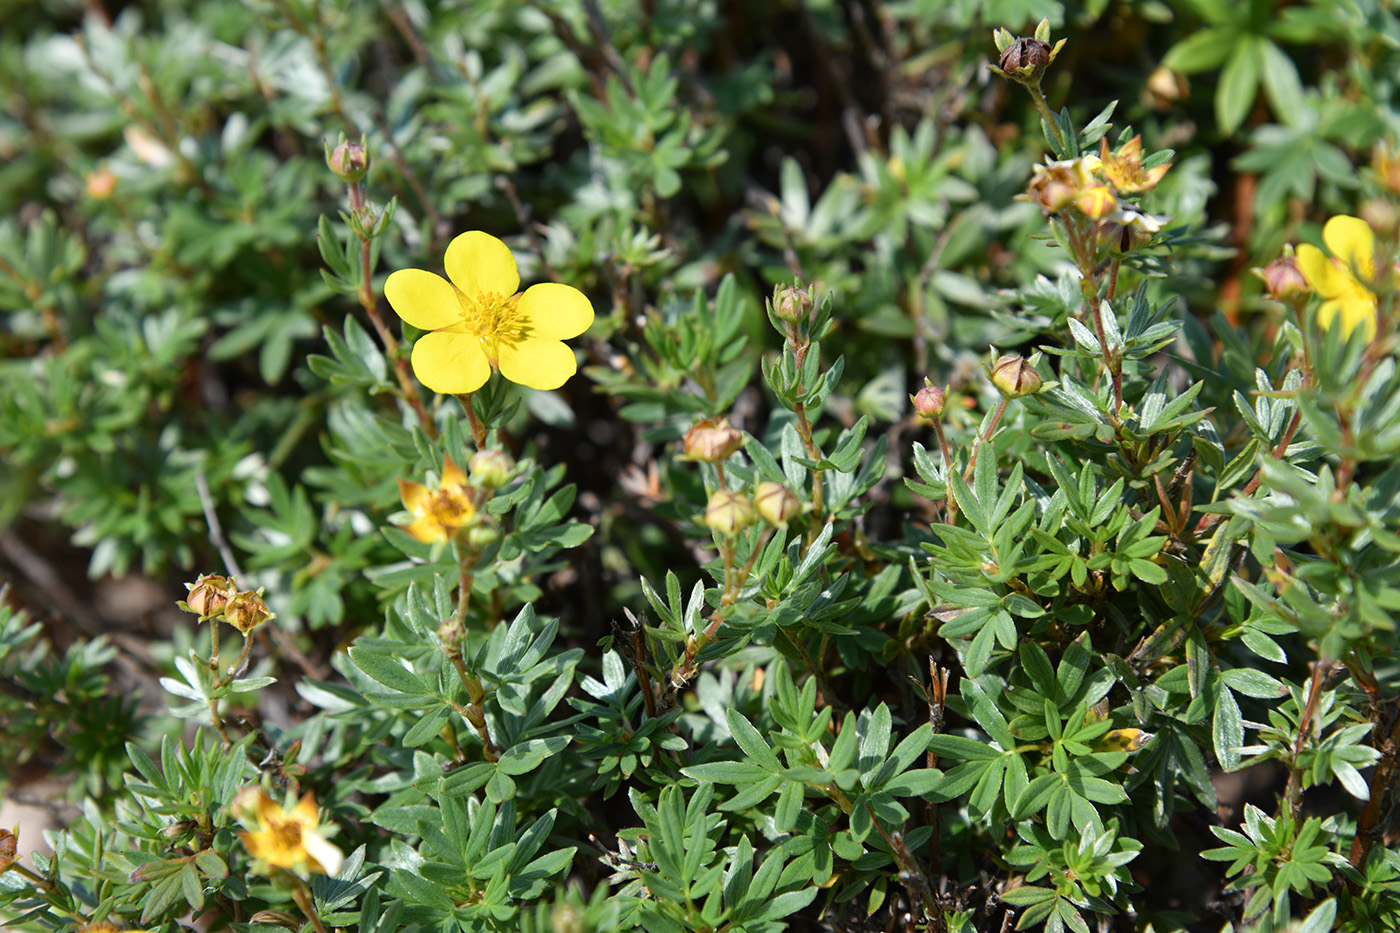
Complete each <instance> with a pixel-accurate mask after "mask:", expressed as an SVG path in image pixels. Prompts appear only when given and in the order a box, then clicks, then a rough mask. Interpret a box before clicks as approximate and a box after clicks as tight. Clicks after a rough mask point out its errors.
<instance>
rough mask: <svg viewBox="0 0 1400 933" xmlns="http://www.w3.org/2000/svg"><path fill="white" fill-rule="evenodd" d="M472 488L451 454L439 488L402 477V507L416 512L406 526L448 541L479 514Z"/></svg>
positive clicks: (421, 537)
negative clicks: (473, 498)
mask: <svg viewBox="0 0 1400 933" xmlns="http://www.w3.org/2000/svg"><path fill="white" fill-rule="evenodd" d="M569 358H570V359H573V357H572V356H570V357H569ZM471 492H472V490H471V487H470V486H468V485H467V475H466V474H465V473H463V472H462V468H461V467H459V466H458V465H457V464H456V463H454V462H452V458H451V457H445V458H443V464H442V480H441V482H439V484H438V488H437V491H436V492H434V491H432V490H430V489H429V488H428V487H427V486H424V485H423V484H422V483H414V482H411V481H409V480H404V479H401V480H399V498H400V499H402V500H403V507H404V508H405V509H407V510H408V511H410V512H412V513H413V522H412V523H411V524H409V525H407V526H405V528H404V530H405V531H407V532H408V533H409V534H411V535H413V537H414V538H415V539H416V540H418V541H421V542H423V543H424V544H432V543H434V542H436V541H446V540H447V539H448V538H450V537H452V535H453V533H454V532H456V530H457V529H458V528H461V527H462V526H464V525H467V524H469V523H470V522H471V520H472V519H473V518H474V517H476V506H475V505H474V504H473V502H472V497H471Z"/></svg>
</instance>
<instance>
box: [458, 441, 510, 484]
mask: <svg viewBox="0 0 1400 933" xmlns="http://www.w3.org/2000/svg"><path fill="white" fill-rule="evenodd" d="M468 468H469V469H470V470H471V484H472V485H473V486H475V487H477V488H478V489H500V488H501V487H502V486H504V485H505V484H506V481H507V480H509V479H510V470H511V463H510V457H509V456H508V455H507V454H506V452H505V451H503V450H478V451H477V452H476V453H474V454H472V460H471V463H470V464H468Z"/></svg>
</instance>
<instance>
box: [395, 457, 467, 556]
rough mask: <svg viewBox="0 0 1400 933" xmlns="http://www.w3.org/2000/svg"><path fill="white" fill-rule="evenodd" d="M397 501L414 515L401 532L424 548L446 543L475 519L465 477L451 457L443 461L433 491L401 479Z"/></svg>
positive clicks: (419, 484) (420, 484)
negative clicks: (406, 533) (398, 499)
mask: <svg viewBox="0 0 1400 933" xmlns="http://www.w3.org/2000/svg"><path fill="white" fill-rule="evenodd" d="M399 498H400V499H401V500H402V501H403V507H404V508H405V509H407V510H408V511H409V512H411V513H412V514H413V521H412V522H410V523H409V524H408V525H407V526H405V528H404V530H405V531H407V532H408V533H409V534H410V535H412V536H413V538H414V540H417V541H421V542H423V543H424V544H431V543H433V542H437V541H446V540H447V539H448V538H450V537H452V535H453V534H455V533H456V531H457V529H459V528H462V527H465V526H466V525H468V524H470V523H471V521H472V519H474V518H475V517H476V504H475V502H474V501H473V500H472V490H471V487H470V486H468V485H467V475H466V474H465V473H463V472H462V468H461V467H459V466H458V465H457V464H456V463H454V462H453V460H452V458H451V457H444V458H443V464H442V477H441V479H440V480H439V481H438V488H437V489H436V490H430V489H429V488H428V487H427V486H424V485H423V484H422V483H415V482H412V481H411V480H406V479H401V480H399Z"/></svg>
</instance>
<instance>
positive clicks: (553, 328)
mask: <svg viewBox="0 0 1400 933" xmlns="http://www.w3.org/2000/svg"><path fill="white" fill-rule="evenodd" d="M443 264H444V265H445V266H446V267H447V279H444V278H443V277H442V276H440V275H434V274H433V273H431V272H425V271H423V270H422V269H401V270H399V271H398V272H395V273H394V274H393V275H390V276H389V279H388V281H386V282H385V283H384V296H385V297H386V298H388V299H389V304H390V305H391V306H392V307H393V309H394V312H395V313H396V314H398V316H399V317H401V318H403V319H404V320H405V321H407V322H408V323H410V324H412V325H413V326H414V327H417V328H419V329H421V330H429V331H432V333H430V334H424V335H423V336H422V337H419V338H418V342H417V343H415V344H414V345H413V372H414V373H415V374H417V376H418V378H419V380H421V381H422V383H423V385H425V386H427V387H428V388H430V389H432V390H433V391H434V392H444V393H454V394H455V393H462V392H475V391H476V390H477V389H479V388H481V387H482V386H483V385H485V384H486V380H487V379H488V378H490V376H491V370H493V369H499V370H500V372H501V375H503V376H505V377H506V378H507V379H509V380H510V381H511V382H518V383H520V384H521V385H525V386H530V387H531V388H534V389H557V388H559V387H560V386H561V385H563V384H564V383H565V382H566V381H567V380H568V378H569V377H570V376H572V375H573V374H574V372H575V371H576V370H577V368H578V367H577V364H576V363H575V362H574V352H573V351H572V350H570V349H569V348H568V347H567V346H565V345H564V344H563V342H562V341H563V340H565V339H567V338H569V337H577V336H578V335H579V334H581V333H583V332H584V331H585V330H587V329H588V326H589V325H590V324H592V323H593V305H592V304H591V303H589V301H588V298H587V297H585V296H584V294H583V292H580V291H579V290H578V289H576V288H574V287H572V286H569V285H558V284H555V283H553V282H547V283H543V284H540V285H532V286H530V288H529V289H527V290H526V291H525V292H524V293H523V294H520V293H519V292H518V289H519V288H520V273H519V272H518V271H517V269H516V265H515V256H514V255H512V254H511V251H510V247H508V246H506V245H505V244H504V243H502V242H501V241H500V240H498V239H496V238H495V237H493V236H491V235H490V234H489V233H482V232H481V231H479V230H473V231H471V232H470V233H464V234H462V235H461V236H459V237H457V238H456V239H455V240H453V241H452V242H451V243H449V244H448V246H447V255H446V256H445V257H444V259H443ZM448 279H450V280H451V281H448Z"/></svg>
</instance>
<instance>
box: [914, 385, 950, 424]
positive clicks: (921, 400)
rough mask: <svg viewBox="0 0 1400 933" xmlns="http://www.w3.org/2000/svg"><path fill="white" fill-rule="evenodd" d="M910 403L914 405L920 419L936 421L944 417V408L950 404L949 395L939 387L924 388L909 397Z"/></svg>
mask: <svg viewBox="0 0 1400 933" xmlns="http://www.w3.org/2000/svg"><path fill="white" fill-rule="evenodd" d="M909 401H911V402H913V403H914V412H915V413H916V414H917V415H918V416H919V417H920V418H929V419H934V418H938V417H941V416H942V414H943V406H944V405H946V404H947V403H948V393H946V392H945V391H943V390H942V389H940V388H939V387H938V386H924V387H923V388H922V389H920V390H919V391H918V392H915V393H914V394H913V395H911V396H909Z"/></svg>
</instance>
